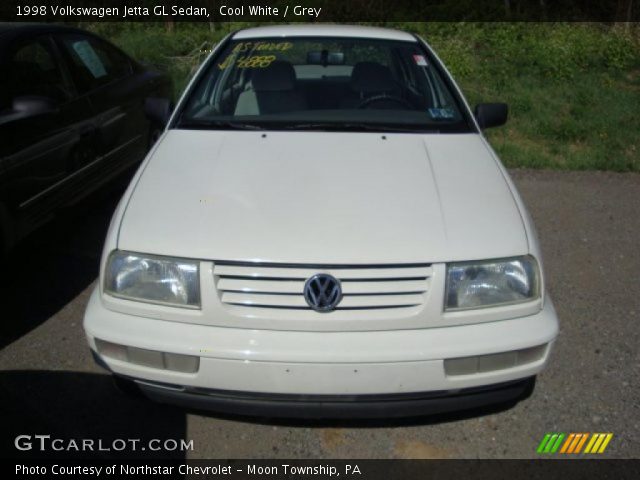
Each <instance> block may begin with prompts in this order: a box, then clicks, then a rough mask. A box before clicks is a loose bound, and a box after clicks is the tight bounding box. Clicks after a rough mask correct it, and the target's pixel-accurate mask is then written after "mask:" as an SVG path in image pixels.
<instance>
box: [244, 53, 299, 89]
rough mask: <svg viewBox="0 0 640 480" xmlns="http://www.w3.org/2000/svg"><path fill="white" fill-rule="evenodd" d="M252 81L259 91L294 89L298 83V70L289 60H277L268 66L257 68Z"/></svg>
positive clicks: (254, 87)
mask: <svg viewBox="0 0 640 480" xmlns="http://www.w3.org/2000/svg"><path fill="white" fill-rule="evenodd" d="M251 83H252V84H253V89H254V90H255V91H257V92H280V91H283V90H293V89H294V87H295V84H296V72H295V70H294V69H293V66H292V65H291V64H290V63H289V62H285V61H284V60H275V61H274V62H272V63H271V64H270V65H269V66H268V67H265V68H256V70H255V71H254V72H253V77H252V78H251Z"/></svg>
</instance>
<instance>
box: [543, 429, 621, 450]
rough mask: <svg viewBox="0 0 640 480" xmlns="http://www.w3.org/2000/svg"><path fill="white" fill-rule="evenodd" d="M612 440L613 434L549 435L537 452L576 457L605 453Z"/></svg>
mask: <svg viewBox="0 0 640 480" xmlns="http://www.w3.org/2000/svg"><path fill="white" fill-rule="evenodd" d="M612 438H613V433H569V434H565V433H547V434H546V435H545V436H544V438H543V439H542V441H541V442H540V445H538V448H537V450H536V451H537V452H538V453H541V454H545V453H546V454H553V453H563V454H574V455H577V454H579V453H583V454H587V453H589V454H593V453H596V454H597V453H604V451H605V450H606V448H607V446H608V445H609V442H610V441H611V439H612ZM583 449H584V450H583Z"/></svg>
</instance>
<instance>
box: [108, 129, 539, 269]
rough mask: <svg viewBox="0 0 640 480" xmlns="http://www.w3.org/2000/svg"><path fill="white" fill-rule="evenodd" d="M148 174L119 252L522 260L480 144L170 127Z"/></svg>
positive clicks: (518, 232)
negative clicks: (517, 258) (513, 256)
mask: <svg viewBox="0 0 640 480" xmlns="http://www.w3.org/2000/svg"><path fill="white" fill-rule="evenodd" d="M143 168H144V171H143V173H142V175H141V176H140V179H139V181H138V184H137V185H136V186H135V188H134V189H133V192H132V194H131V197H130V198H129V201H128V205H127V207H126V210H125V213H124V215H123V218H122V220H121V226H120V233H119V238H118V248H119V249H123V250H130V251H137V252H144V253H155V254H161V255H172V256H179V257H189V258H199V259H209V260H238V261H264V262H278V263H305V264H388V263H422V262H441V261H455V260H472V259H480V258H496V257H508V256H512V255H521V254H524V253H527V251H528V245H527V237H526V233H525V229H524V226H523V220H522V217H521V215H520V212H519V210H518V207H517V205H516V203H515V201H514V198H513V195H512V192H511V191H510V189H509V186H508V184H507V182H506V180H505V178H504V176H503V174H502V172H501V170H500V168H499V167H498V164H497V162H496V161H495V160H494V158H493V156H492V154H491V152H490V150H489V148H488V147H487V146H486V145H485V143H484V141H483V140H482V138H481V137H480V136H479V135H477V134H428V135H420V134H395V133H394V134H385V135H381V134H377V133H345V132H271V133H263V132H260V131H256V132H247V131H231V132H229V131H199V130H169V131H168V132H167V133H166V134H165V135H164V137H163V138H162V139H161V141H160V144H159V145H158V146H157V148H156V149H155V151H154V152H153V153H152V158H151V159H150V160H149V161H148V162H147V163H146V164H145V166H144V167H143Z"/></svg>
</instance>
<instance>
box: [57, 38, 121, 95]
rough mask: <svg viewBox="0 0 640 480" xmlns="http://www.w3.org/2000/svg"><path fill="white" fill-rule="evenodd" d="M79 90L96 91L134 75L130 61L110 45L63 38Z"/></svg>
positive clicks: (81, 39) (91, 39) (64, 48)
mask: <svg viewBox="0 0 640 480" xmlns="http://www.w3.org/2000/svg"><path fill="white" fill-rule="evenodd" d="M61 43H62V48H63V50H64V51H65V53H66V54H67V55H68V56H69V59H70V64H71V70H72V74H73V77H74V80H75V82H76V84H77V86H78V90H79V91H80V92H82V93H85V92H88V91H91V90H94V89H96V88H99V87H101V86H103V85H106V84H108V83H111V82H113V81H115V80H118V79H120V78H123V77H126V76H127V75H129V74H130V73H131V63H130V62H129V59H128V58H127V57H126V56H125V55H123V54H122V53H120V52H119V51H118V50H116V49H115V48H114V47H112V46H111V45H109V44H108V43H106V42H103V41H100V40H98V39H96V38H92V37H85V36H82V35H67V36H64V37H62V38H61Z"/></svg>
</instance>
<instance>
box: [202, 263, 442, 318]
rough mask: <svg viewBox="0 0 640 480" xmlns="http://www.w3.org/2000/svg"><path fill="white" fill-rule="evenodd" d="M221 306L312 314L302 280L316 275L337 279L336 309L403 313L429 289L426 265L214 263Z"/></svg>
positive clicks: (428, 275) (422, 298)
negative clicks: (339, 289)
mask: <svg viewBox="0 0 640 480" xmlns="http://www.w3.org/2000/svg"><path fill="white" fill-rule="evenodd" d="M213 273H214V276H215V280H216V286H217V289H218V295H219V297H220V300H221V301H222V303H223V304H226V305H229V306H235V307H238V306H241V307H247V308H269V309H289V310H311V308H310V307H309V305H307V302H306V301H305V299H304V294H303V289H304V285H305V282H306V281H307V280H308V279H309V278H310V277H312V276H313V275H316V274H318V273H327V274H329V275H333V276H334V277H335V278H337V279H338V280H340V283H341V284H342V293H343V298H342V301H341V302H340V303H339V304H338V306H337V307H336V309H335V310H336V311H339V310H379V309H408V308H415V307H419V306H421V305H422V304H423V303H424V301H425V294H426V293H427V291H428V289H429V280H430V278H431V276H432V268H431V265H429V264H411V265H282V264H265V263H236V262H215V265H214V270H213Z"/></svg>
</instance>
